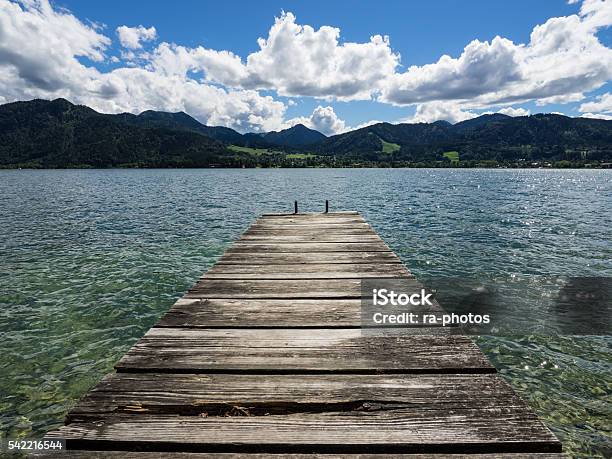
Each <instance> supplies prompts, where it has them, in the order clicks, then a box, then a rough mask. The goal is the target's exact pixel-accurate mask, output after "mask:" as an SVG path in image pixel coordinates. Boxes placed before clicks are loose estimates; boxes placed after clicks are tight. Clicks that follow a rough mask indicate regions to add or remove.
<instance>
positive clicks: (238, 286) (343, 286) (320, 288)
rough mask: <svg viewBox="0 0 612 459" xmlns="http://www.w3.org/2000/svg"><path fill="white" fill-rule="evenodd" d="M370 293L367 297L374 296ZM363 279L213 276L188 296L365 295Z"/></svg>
mask: <svg viewBox="0 0 612 459" xmlns="http://www.w3.org/2000/svg"><path fill="white" fill-rule="evenodd" d="M402 287H403V288H406V289H410V291H417V290H418V289H421V288H423V284H421V283H420V282H418V281H417V280H416V279H414V278H409V277H406V278H405V279H403V280H402ZM370 295H371V293H370V292H368V294H367V295H366V296H368V297H369V296H370ZM361 297H362V292H361V279H355V278H353V279H304V280H302V281H300V282H295V281H294V280H292V279H274V280H259V279H209V278H204V279H202V280H201V281H199V282H198V283H196V284H195V285H194V286H193V287H192V288H191V289H189V291H188V292H187V294H186V295H185V296H184V298H289V299H299V298H361Z"/></svg>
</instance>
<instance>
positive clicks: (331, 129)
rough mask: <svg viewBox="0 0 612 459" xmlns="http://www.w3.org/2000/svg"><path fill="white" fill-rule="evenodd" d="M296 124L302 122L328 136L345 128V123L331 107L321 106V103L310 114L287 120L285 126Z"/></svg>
mask: <svg viewBox="0 0 612 459" xmlns="http://www.w3.org/2000/svg"><path fill="white" fill-rule="evenodd" d="M296 124H303V125H304V126H306V127H308V128H310V129H315V130H317V131H319V132H321V133H323V134H325V135H328V136H329V135H334V134H340V133H342V132H344V131H346V130H347V126H346V123H345V122H344V120H342V119H340V118H339V117H338V115H336V112H335V111H334V108H333V107H329V106H327V107H323V106H321V105H319V106H318V107H317V108H315V109H314V110H313V111H312V114H311V115H310V116H302V117H299V118H292V119H290V120H288V121H287V127H290V126H295V125H296Z"/></svg>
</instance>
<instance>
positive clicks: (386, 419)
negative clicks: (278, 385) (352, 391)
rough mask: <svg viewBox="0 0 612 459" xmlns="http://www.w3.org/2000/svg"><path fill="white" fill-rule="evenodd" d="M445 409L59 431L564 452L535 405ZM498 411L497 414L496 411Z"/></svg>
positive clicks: (243, 445) (218, 448)
mask: <svg viewBox="0 0 612 459" xmlns="http://www.w3.org/2000/svg"><path fill="white" fill-rule="evenodd" d="M437 414H439V413H436V412H433V413H432V412H428V411H427V410H423V411H419V410H414V409H410V408H398V409H393V410H379V411H373V412H372V411H347V412H325V413H308V414H291V415H269V416H248V417H247V416H229V417H219V416H214V417H211V416H208V417H201V416H180V417H177V416H172V415H157V416H147V415H140V416H130V415H128V416H109V417H107V418H105V419H104V421H102V422H96V421H93V422H79V423H72V424H69V425H67V426H64V427H62V428H60V429H59V430H58V431H57V432H56V433H54V435H56V436H58V437H61V438H65V439H66V440H67V442H68V444H69V446H74V447H79V446H80V445H82V444H87V443H93V444H94V445H96V444H101V445H105V444H108V443H111V444H117V443H118V444H120V445H122V446H124V447H126V449H141V450H142V449H144V450H146V449H150V448H151V449H154V450H160V449H161V450H164V449H172V450H179V451H180V450H183V451H185V450H187V451H212V452H237V451H240V452H257V451H261V450H266V451H269V452H279V451H284V452H319V453H324V452H332V453H333V452H363V451H364V447H366V446H367V448H368V449H370V450H377V451H380V452H387V453H394V452H398V453H400V452H406V453H407V452H436V451H437V452H448V450H449V449H450V450H454V451H458V452H465V453H468V452H475V453H476V452H492V451H498V452H517V450H518V451H523V452H560V445H559V443H558V442H557V440H556V439H555V437H554V436H553V435H552V434H551V433H550V431H548V430H547V429H546V430H545V429H542V427H541V424H540V423H539V421H538V420H537V418H536V417H535V415H534V414H533V413H532V412H529V411H527V412H523V411H521V410H518V409H516V407H511V408H509V409H507V410H499V409H494V410H487V409H479V408H472V409H466V410H465V411H462V412H460V413H458V414H457V415H451V416H449V415H448V413H446V414H445V415H443V417H442V418H439V417H437V416H436V415H437ZM492 414H494V416H492Z"/></svg>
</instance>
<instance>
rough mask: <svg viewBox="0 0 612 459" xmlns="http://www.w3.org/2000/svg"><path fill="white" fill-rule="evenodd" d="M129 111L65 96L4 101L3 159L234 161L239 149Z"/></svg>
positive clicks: (29, 163)
mask: <svg viewBox="0 0 612 459" xmlns="http://www.w3.org/2000/svg"><path fill="white" fill-rule="evenodd" d="M131 116H134V115H131ZM126 117H127V116H126V115H104V114H100V113H97V112H96V111H94V110H92V109H90V108H88V107H84V106H79V105H73V104H71V103H70V102H68V101H66V100H64V99H56V100H54V101H44V100H33V101H30V102H15V103H12V104H6V105H3V106H0V165H3V166H7V165H18V166H22V167H69V166H72V167H79V166H92V167H116V166H133V167H137V166H143V167H205V166H210V165H216V164H223V165H234V161H235V156H236V155H235V153H234V152H230V151H228V150H227V149H226V146H225V145H224V144H223V143H221V142H219V141H217V140H214V139H211V138H210V137H206V136H204V135H201V134H198V133H196V132H190V131H189V130H185V129H176V128H174V129H173V128H171V127H170V126H168V127H155V125H151V126H150V127H148V126H146V125H139V124H138V123H130V122H126V120H125V118H126ZM194 121H195V120H194Z"/></svg>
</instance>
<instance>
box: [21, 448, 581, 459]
mask: <svg viewBox="0 0 612 459" xmlns="http://www.w3.org/2000/svg"><path fill="white" fill-rule="evenodd" d="M30 456H31V457H35V458H37V459H43V458H44V459H47V458H53V459H57V458H58V457H62V458H68V459H106V458H108V459H166V458H168V457H172V458H174V459H238V458H245V457H248V458H250V459H304V458H315V459H350V458H352V459H393V458H407V459H519V458H520V459H569V456H566V455H565V454H561V453H492V454H469V455H465V454H393V455H390V454H270V453H266V454H257V453H253V454H248V455H245V454H241V453H177V452H173V453H172V455H171V456H170V455H169V454H168V453H167V452H155V451H90V450H64V451H56V452H52V451H39V452H35V453H32V454H31V455H30Z"/></svg>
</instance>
